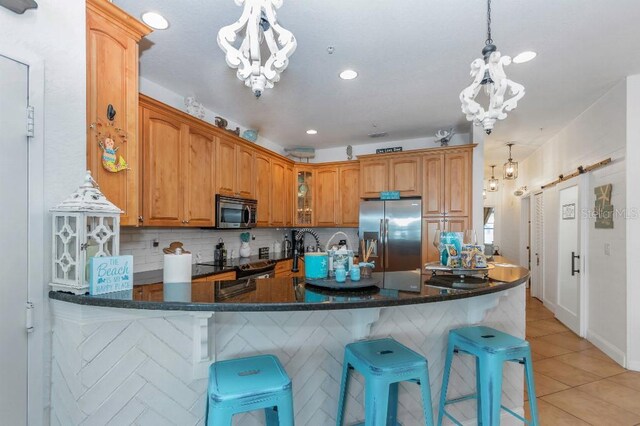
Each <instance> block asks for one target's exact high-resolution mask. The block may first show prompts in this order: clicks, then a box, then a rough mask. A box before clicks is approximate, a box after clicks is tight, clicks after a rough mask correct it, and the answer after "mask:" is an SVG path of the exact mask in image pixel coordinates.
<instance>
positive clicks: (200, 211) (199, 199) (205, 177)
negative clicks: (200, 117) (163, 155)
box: [181, 125, 216, 227]
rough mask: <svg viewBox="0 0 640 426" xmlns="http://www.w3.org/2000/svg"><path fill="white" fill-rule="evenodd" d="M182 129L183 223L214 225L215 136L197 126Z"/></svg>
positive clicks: (200, 225)
mask: <svg viewBox="0 0 640 426" xmlns="http://www.w3.org/2000/svg"><path fill="white" fill-rule="evenodd" d="M182 131H183V133H184V134H183V141H184V142H183V143H184V146H183V148H182V153H183V155H182V158H183V159H184V161H183V163H182V170H181V176H182V178H181V182H182V184H183V191H182V194H183V203H182V204H183V208H184V212H183V219H182V222H183V223H182V225H186V226H194V227H195V226H197V227H209V226H214V225H215V208H214V204H215V195H214V194H215V173H214V170H215V164H216V162H215V153H216V137H215V136H214V135H213V134H212V133H211V132H209V131H207V130H205V129H200V128H197V127H194V126H187V125H183V126H182Z"/></svg>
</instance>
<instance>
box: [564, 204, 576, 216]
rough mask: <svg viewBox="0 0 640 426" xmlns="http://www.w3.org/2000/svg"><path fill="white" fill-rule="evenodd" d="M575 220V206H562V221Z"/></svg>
mask: <svg viewBox="0 0 640 426" xmlns="http://www.w3.org/2000/svg"><path fill="white" fill-rule="evenodd" d="M575 218H576V204H575V203H571V204H564V205H563V206H562V220H573V219H575Z"/></svg>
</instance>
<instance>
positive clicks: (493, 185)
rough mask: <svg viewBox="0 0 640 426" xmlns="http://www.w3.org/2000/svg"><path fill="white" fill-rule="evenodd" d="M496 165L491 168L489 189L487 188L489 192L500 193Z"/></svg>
mask: <svg viewBox="0 0 640 426" xmlns="http://www.w3.org/2000/svg"><path fill="white" fill-rule="evenodd" d="M495 168H496V166H495V164H494V165H492V166H491V179H489V187H488V188H487V191H488V192H498V183H499V182H500V181H499V180H498V179H496V177H495V173H494V171H495Z"/></svg>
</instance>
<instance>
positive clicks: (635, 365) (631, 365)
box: [627, 359, 640, 371]
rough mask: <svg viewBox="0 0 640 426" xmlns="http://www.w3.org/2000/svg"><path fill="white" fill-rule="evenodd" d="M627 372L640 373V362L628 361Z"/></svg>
mask: <svg viewBox="0 0 640 426" xmlns="http://www.w3.org/2000/svg"><path fill="white" fill-rule="evenodd" d="M627 370H633V371H640V361H639V360H630V359H628V360H627Z"/></svg>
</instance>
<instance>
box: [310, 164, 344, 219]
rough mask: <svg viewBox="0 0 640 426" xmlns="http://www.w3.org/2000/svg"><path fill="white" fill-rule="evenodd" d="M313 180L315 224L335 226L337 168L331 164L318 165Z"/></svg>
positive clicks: (337, 209) (337, 198)
mask: <svg viewBox="0 0 640 426" xmlns="http://www.w3.org/2000/svg"><path fill="white" fill-rule="evenodd" d="M315 181H316V187H315V197H314V198H315V200H316V203H315V205H316V208H315V213H316V214H315V219H316V222H315V225H316V226H335V225H337V224H338V216H339V210H340V208H339V207H340V206H339V203H340V194H339V193H338V190H339V187H338V168H337V167H332V166H327V167H318V168H317V169H316V177H315Z"/></svg>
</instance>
